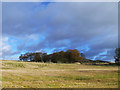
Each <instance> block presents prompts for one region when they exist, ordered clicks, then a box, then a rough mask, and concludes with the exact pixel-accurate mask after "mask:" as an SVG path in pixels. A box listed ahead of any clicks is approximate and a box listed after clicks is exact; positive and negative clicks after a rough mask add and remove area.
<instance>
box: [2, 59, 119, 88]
mask: <svg viewBox="0 0 120 90" xmlns="http://www.w3.org/2000/svg"><path fill="white" fill-rule="evenodd" d="M1 79H2V88H118V66H116V65H113V66H109V65H108V66H100V65H83V64H75V63H74V64H61V63H39V62H20V61H7V60H3V61H2V78H1Z"/></svg>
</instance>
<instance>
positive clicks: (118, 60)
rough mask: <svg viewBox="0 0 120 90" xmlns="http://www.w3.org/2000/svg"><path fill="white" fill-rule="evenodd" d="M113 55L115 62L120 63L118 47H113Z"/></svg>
mask: <svg viewBox="0 0 120 90" xmlns="http://www.w3.org/2000/svg"><path fill="white" fill-rule="evenodd" d="M115 54H116V55H115V56H114V58H115V63H117V64H120V48H116V49H115Z"/></svg>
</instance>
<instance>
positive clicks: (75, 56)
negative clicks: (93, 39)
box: [66, 49, 80, 63]
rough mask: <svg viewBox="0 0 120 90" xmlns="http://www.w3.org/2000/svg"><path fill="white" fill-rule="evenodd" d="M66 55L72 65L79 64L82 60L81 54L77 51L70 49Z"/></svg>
mask: <svg viewBox="0 0 120 90" xmlns="http://www.w3.org/2000/svg"><path fill="white" fill-rule="evenodd" d="M66 54H67V57H68V59H69V62H70V63H73V62H78V61H79V60H80V52H79V51H78V50H77V49H73V50H71V49H69V50H67V52H66Z"/></svg>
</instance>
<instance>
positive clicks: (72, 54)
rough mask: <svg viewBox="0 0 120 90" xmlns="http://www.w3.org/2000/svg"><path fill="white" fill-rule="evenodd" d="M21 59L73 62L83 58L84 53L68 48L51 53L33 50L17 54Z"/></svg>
mask: <svg viewBox="0 0 120 90" xmlns="http://www.w3.org/2000/svg"><path fill="white" fill-rule="evenodd" d="M19 59H20V60H21V61H32V62H53V63H59V62H60V63H74V62H80V61H81V60H84V59H85V55H84V54H83V53H80V52H79V51H78V50H77V49H69V50H67V51H66V52H65V51H60V52H54V53H52V54H47V53H42V52H34V53H30V52H28V53H25V54H21V55H20V56H19Z"/></svg>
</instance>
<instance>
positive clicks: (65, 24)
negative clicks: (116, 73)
mask: <svg viewBox="0 0 120 90" xmlns="http://www.w3.org/2000/svg"><path fill="white" fill-rule="evenodd" d="M117 12H118V7H117V2H50V3H49V2H31V3H30V2H3V4H2V58H3V59H4V60H18V59H19V56H20V54H24V53H26V52H39V51H41V52H47V53H48V54H50V53H53V52H57V51H61V50H64V51H66V50H68V49H78V50H79V51H80V52H81V53H84V54H85V56H86V58H88V59H92V60H98V59H99V60H107V61H114V58H113V56H114V55H115V53H114V50H115V48H117V47H118V25H117V24H118V18H117V17H118V16H117V15H118V13H117ZM0 54H1V53H0Z"/></svg>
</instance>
